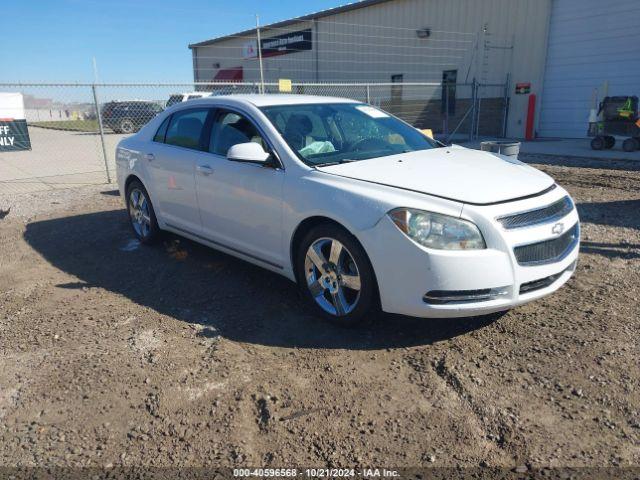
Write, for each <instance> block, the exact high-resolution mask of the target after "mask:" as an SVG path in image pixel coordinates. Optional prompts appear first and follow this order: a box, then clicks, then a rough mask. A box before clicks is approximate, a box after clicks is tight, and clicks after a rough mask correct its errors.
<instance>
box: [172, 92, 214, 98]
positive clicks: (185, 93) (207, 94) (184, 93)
mask: <svg viewBox="0 0 640 480" xmlns="http://www.w3.org/2000/svg"><path fill="white" fill-rule="evenodd" d="M211 93H212V92H182V93H172V94H171V95H170V96H171V97H177V96H181V97H184V96H185V95H203V96H209V95H211Z"/></svg>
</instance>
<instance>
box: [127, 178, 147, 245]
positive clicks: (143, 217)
mask: <svg viewBox="0 0 640 480" xmlns="http://www.w3.org/2000/svg"><path fill="white" fill-rule="evenodd" d="M129 215H130V217H131V224H132V225H133V229H134V230H135V231H136V233H137V234H138V236H139V237H140V238H143V239H144V238H146V237H147V236H148V235H149V232H150V230H151V215H150V213H149V201H148V200H147V197H146V195H145V194H144V192H143V191H141V190H140V189H138V188H134V189H132V190H131V193H130V194H129Z"/></svg>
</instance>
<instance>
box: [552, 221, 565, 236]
mask: <svg viewBox="0 0 640 480" xmlns="http://www.w3.org/2000/svg"><path fill="white" fill-rule="evenodd" d="M562 232H564V223H556V224H555V225H554V226H553V228H552V229H551V233H553V234H555V235H560V234H561V233H562Z"/></svg>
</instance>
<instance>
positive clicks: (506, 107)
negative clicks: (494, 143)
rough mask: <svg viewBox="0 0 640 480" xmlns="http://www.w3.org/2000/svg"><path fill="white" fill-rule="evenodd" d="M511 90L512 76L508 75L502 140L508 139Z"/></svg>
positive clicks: (505, 86) (504, 100) (503, 105)
mask: <svg viewBox="0 0 640 480" xmlns="http://www.w3.org/2000/svg"><path fill="white" fill-rule="evenodd" d="M510 88H511V75H510V74H509V73H507V78H506V80H505V84H504V99H503V102H502V108H503V112H502V138H507V121H508V118H509V91H510Z"/></svg>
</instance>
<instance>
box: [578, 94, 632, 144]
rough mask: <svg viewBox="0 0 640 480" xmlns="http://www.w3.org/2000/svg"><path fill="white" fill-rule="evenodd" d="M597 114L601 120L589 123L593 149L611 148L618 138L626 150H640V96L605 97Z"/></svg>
mask: <svg viewBox="0 0 640 480" xmlns="http://www.w3.org/2000/svg"><path fill="white" fill-rule="evenodd" d="M597 116H598V118H599V120H598V121H596V122H592V123H590V124H589V136H590V137H593V139H592V140H591V148H592V149H593V150H605V149H607V150H608V149H611V148H613V147H614V146H615V144H616V140H622V149H623V150H624V151H625V152H635V151H636V150H640V118H639V117H638V97H635V96H633V97H624V96H622V97H605V98H604V100H602V102H600V105H599V109H598V114H597Z"/></svg>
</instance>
